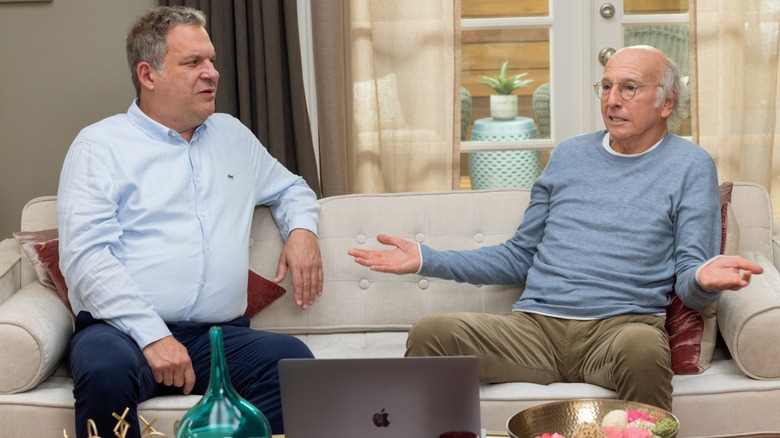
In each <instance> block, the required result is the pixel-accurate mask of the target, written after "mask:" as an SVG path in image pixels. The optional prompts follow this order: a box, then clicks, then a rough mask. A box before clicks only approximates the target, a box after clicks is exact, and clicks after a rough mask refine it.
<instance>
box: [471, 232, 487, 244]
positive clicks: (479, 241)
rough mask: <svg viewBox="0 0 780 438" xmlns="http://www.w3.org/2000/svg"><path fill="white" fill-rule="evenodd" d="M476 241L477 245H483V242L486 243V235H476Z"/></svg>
mask: <svg viewBox="0 0 780 438" xmlns="http://www.w3.org/2000/svg"><path fill="white" fill-rule="evenodd" d="M474 241H476V242H477V243H482V242H484V241H485V235H484V234H482V233H477V234H475V235H474Z"/></svg>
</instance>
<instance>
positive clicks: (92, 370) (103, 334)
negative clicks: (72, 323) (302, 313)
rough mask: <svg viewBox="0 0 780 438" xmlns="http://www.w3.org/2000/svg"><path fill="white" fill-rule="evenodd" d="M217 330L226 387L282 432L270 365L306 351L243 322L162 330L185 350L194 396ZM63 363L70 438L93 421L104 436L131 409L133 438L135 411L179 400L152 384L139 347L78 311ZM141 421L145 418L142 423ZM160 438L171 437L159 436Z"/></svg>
mask: <svg viewBox="0 0 780 438" xmlns="http://www.w3.org/2000/svg"><path fill="white" fill-rule="evenodd" d="M214 325H219V326H220V327H221V328H222V337H223V344H224V349H225V359H226V363H227V367H228V374H229V376H230V381H231V383H232V384H233V387H234V388H235V389H236V391H238V393H239V394H241V396H242V397H244V398H245V399H247V400H248V401H249V402H251V403H252V404H253V405H254V406H256V407H257V408H258V409H260V411H261V412H262V413H263V414H264V415H265V417H266V418H267V419H268V422H269V423H270V425H271V429H272V431H273V433H274V434H283V433H284V427H283V425H282V406H281V394H280V392H279V374H278V368H277V363H278V361H279V359H282V358H311V357H313V355H312V353H311V351H310V350H309V348H308V347H306V345H305V344H304V343H303V342H301V341H300V340H298V339H297V338H294V337H292V336H289V335H282V334H277V333H269V332H263V331H259V330H254V329H251V328H249V319H248V318H246V317H241V318H237V319H235V320H233V321H229V322H226V323H192V322H182V323H174V324H168V327H169V328H170V330H171V333H172V334H173V336H174V337H175V338H176V339H177V340H178V341H179V342H181V343H182V344H183V345H184V346H185V347H186V348H187V351H188V352H189V355H190V358H191V360H192V366H193V368H194V369H195V387H194V388H193V390H192V393H193V394H203V393H205V391H206V389H207V388H208V385H209V375H210V373H211V344H210V340H209V333H208V332H209V329H210V328H211V327H212V326H214ZM69 362H70V369H71V374H72V375H73V383H74V388H73V395H74V397H75V398H76V404H75V410H76V436H77V437H78V438H86V437H87V436H88V434H87V420H89V419H92V420H93V421H94V422H95V425H96V426H97V428H98V433H99V435H100V436H108V435H111V434H112V433H113V432H112V431H113V430H114V427H116V424H117V420H116V419H115V418H114V417H113V415H112V413H117V414H119V415H121V414H122V413H123V412H124V411H125V408H130V410H129V411H128V414H127V416H126V417H125V420H126V421H128V422H129V423H130V425H131V427H130V430H129V432H128V434H127V438H140V436H141V434H140V432H141V428H140V427H139V423H138V413H137V410H136V407H137V405H138V403H141V402H143V401H144V400H148V399H150V398H152V397H156V396H160V395H172V394H182V390H181V388H177V387H169V386H165V385H163V384H158V383H157V382H155V381H154V376H153V375H152V371H151V369H150V368H149V365H148V364H147V362H146V358H145V357H144V355H143V353H142V352H141V349H140V348H138V345H136V343H135V341H133V340H132V338H130V337H129V336H128V335H126V334H124V333H122V332H121V331H119V330H117V329H116V328H114V327H112V326H110V325H109V324H107V323H105V322H103V321H101V320H96V319H94V318H92V315H91V314H90V313H88V312H79V314H78V317H77V318H76V330H75V333H74V334H73V336H72V337H71V340H70V349H69ZM147 420H152V419H151V418H147ZM161 432H164V433H165V434H166V435H167V434H170V433H171V432H172V431H161Z"/></svg>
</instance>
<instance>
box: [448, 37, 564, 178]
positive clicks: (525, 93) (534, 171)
mask: <svg viewBox="0 0 780 438" xmlns="http://www.w3.org/2000/svg"><path fill="white" fill-rule="evenodd" d="M461 54H462V57H461V68H462V71H461V87H462V93H464V94H466V95H468V96H470V97H467V98H465V99H462V100H461V102H462V105H461V107H462V110H463V111H462V113H461V126H462V128H464V129H461V136H462V138H463V140H470V141H480V142H483V141H484V142H490V141H522V140H524V139H529V138H550V92H549V82H550V31H549V28H546V27H526V28H513V29H480V30H464V31H463V33H462V38H461ZM505 61H506V62H508V64H507V71H506V76H512V75H516V74H523V73H524V74H525V76H523V77H522V79H530V80H531V81H532V82H530V83H529V84H527V85H525V86H523V87H521V88H519V89H516V90H514V91H513V92H512V94H511V95H512V96H513V97H516V101H517V115H518V116H519V117H518V118H517V119H515V120H508V121H494V120H493V119H492V118H491V108H490V107H491V103H490V99H491V96H492V95H496V94H497V92H496V91H495V90H494V89H492V88H490V87H489V86H487V85H484V84H481V83H480V79H481V78H482V77H483V76H496V75H498V74H499V73H500V70H501V66H502V64H503V63H504V62H505ZM469 110H470V111H469ZM475 122H476V123H477V125H476V129H475ZM545 161H546V153H542V152H540V151H503V152H473V153H470V154H463V155H461V188H464V189H465V188H477V189H480V188H504V187H530V185H531V183H532V182H533V180H535V179H536V178H537V177H538V175H539V173H540V172H541V169H542V167H543V165H544V162H545Z"/></svg>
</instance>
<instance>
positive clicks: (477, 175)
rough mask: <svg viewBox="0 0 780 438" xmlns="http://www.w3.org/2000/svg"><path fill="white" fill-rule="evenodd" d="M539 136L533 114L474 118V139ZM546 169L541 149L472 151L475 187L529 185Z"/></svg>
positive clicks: (470, 167)
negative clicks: (502, 119)
mask: <svg viewBox="0 0 780 438" xmlns="http://www.w3.org/2000/svg"><path fill="white" fill-rule="evenodd" d="M531 138H537V134H536V124H535V123H534V120H533V119H532V118H530V117H517V118H515V119H514V120H505V121H501V120H493V119H492V118H490V117H487V118H484V119H479V120H476V121H475V122H474V127H473V128H472V129H471V141H517V140H527V139H531ZM541 173H542V155H541V152H540V151H495V152H472V153H470V154H469V177H470V179H471V188H472V189H473V190H480V189H499V188H529V187H531V185H532V184H533V183H534V181H536V178H538V177H539V175H541Z"/></svg>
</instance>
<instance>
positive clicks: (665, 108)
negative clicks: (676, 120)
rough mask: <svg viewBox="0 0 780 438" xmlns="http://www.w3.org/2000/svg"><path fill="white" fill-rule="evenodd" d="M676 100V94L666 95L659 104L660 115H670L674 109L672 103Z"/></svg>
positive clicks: (664, 116) (665, 116)
mask: <svg viewBox="0 0 780 438" xmlns="http://www.w3.org/2000/svg"><path fill="white" fill-rule="evenodd" d="M676 101H677V97H676V96H672V97H667V98H666V99H664V102H663V104H661V117H663V118H667V117H669V116H670V115H672V110H674V103H675V102H676Z"/></svg>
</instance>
